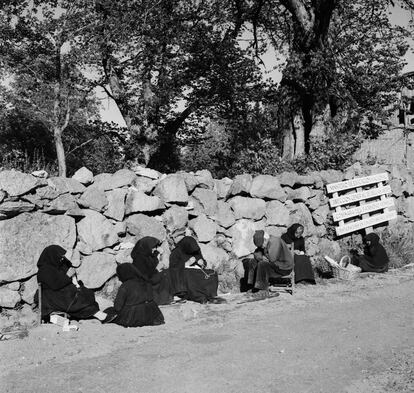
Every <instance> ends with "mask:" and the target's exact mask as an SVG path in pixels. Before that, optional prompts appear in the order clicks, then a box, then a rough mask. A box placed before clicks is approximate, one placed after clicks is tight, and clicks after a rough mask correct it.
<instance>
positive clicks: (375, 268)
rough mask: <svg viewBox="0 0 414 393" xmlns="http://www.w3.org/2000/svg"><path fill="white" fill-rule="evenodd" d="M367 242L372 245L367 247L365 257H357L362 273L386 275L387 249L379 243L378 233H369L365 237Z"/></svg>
mask: <svg viewBox="0 0 414 393" xmlns="http://www.w3.org/2000/svg"><path fill="white" fill-rule="evenodd" d="M364 240H365V242H367V241H369V242H370V244H369V245H368V244H367V245H366V246H365V249H364V255H359V256H357V257H356V262H354V261H353V263H354V264H357V265H358V266H359V267H360V268H361V271H362V272H374V273H385V272H387V271H388V262H389V259H388V255H387V252H386V251H385V248H384V247H383V246H382V244H381V243H380V242H379V240H380V239H379V236H378V235H377V234H376V233H369V234H368V235H367V236H366V237H365V239H364Z"/></svg>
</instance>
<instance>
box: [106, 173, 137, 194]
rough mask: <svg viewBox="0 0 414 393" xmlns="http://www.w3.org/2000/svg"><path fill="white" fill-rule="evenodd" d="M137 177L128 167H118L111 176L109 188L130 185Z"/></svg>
mask: <svg viewBox="0 0 414 393" xmlns="http://www.w3.org/2000/svg"><path fill="white" fill-rule="evenodd" d="M136 179H137V175H136V174H135V172H133V171H131V170H129V169H120V170H118V171H116V172H115V173H114V174H113V175H112V176H111V190H113V189H115V188H121V187H125V186H131V185H132V184H134V182H135V181H136Z"/></svg>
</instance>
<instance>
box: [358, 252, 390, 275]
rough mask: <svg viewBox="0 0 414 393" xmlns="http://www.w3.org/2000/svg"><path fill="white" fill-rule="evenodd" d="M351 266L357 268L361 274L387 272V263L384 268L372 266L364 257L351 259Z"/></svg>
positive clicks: (359, 256)
mask: <svg viewBox="0 0 414 393" xmlns="http://www.w3.org/2000/svg"><path fill="white" fill-rule="evenodd" d="M352 264H353V265H356V266H359V267H360V268H361V272H371V273H386V272H387V271H388V263H387V264H386V265H384V266H376V265H373V264H372V263H371V262H370V261H369V260H368V259H367V258H365V256H364V255H357V256H355V257H354V258H352Z"/></svg>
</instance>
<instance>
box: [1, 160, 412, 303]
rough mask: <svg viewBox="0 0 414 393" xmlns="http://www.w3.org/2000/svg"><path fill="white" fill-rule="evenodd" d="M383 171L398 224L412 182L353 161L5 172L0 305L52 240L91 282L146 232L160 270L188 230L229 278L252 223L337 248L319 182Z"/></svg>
mask: <svg viewBox="0 0 414 393" xmlns="http://www.w3.org/2000/svg"><path fill="white" fill-rule="evenodd" d="M384 171H388V172H389V173H390V179H391V180H390V184H391V187H392V190H393V193H394V197H395V199H396V206H397V210H398V212H399V215H400V216H399V217H400V218H399V219H400V221H402V222H407V223H410V222H413V221H414V197H413V194H414V183H413V179H412V176H411V174H410V173H409V172H408V171H407V170H403V169H401V168H399V167H378V166H376V167H362V166H361V165H359V164H356V165H354V166H352V167H350V168H348V169H347V170H346V171H345V172H339V171H334V170H329V171H321V172H313V173H310V174H307V175H298V174H297V173H294V172H285V173H282V174H280V175H278V176H269V175H259V176H255V177H253V176H251V175H249V174H244V175H239V176H236V177H235V178H234V179H229V178H224V179H220V180H217V179H213V177H212V176H211V173H210V172H209V171H207V170H203V171H198V172H195V173H184V172H178V173H175V174H168V175H165V174H161V173H159V172H157V171H155V170H152V169H149V168H142V167H138V168H136V169H135V170H134V171H132V170H128V169H122V170H119V171H117V172H116V173H114V174H108V173H103V174H99V175H96V176H93V174H92V173H91V172H90V171H89V170H88V169H86V168H82V169H80V170H79V171H77V172H76V173H75V175H74V176H73V177H72V178H59V177H51V178H41V177H36V176H34V175H33V174H32V175H30V174H23V173H21V172H18V171H14V170H11V171H9V170H3V171H1V172H0V307H3V308H14V307H15V306H16V305H17V304H19V303H21V302H24V303H27V304H32V303H33V296H34V293H35V291H36V289H37V282H36V276H35V274H36V271H37V267H36V263H37V260H38V258H39V256H40V253H41V252H42V250H43V249H44V248H45V247H46V246H48V245H50V244H59V245H61V246H62V247H64V248H66V249H73V250H74V255H75V258H77V259H80V260H81V266H80V267H79V269H78V277H79V279H80V280H82V281H83V282H84V284H85V286H87V287H89V288H93V289H99V288H102V287H103V286H104V285H105V284H106V283H108V282H109V280H110V279H111V278H112V277H114V276H115V272H116V266H117V263H123V262H130V261H131V257H130V252H131V249H132V247H133V246H134V245H135V243H136V242H137V241H138V240H139V239H141V238H142V237H144V236H154V237H156V238H158V239H160V240H161V241H162V243H163V248H164V250H165V252H164V253H163V255H162V257H161V262H160V268H164V267H167V266H168V258H169V254H170V250H171V249H172V247H173V246H174V244H176V242H177V241H178V240H180V239H181V238H182V237H183V236H184V235H186V234H188V235H192V236H194V237H196V238H197V239H198V241H199V243H200V247H201V250H202V253H203V256H204V258H205V259H206V261H207V262H208V265H209V266H211V267H213V268H215V269H217V270H218V271H219V273H220V274H227V275H228V274H229V272H230V274H233V275H234V277H236V278H237V277H240V275H241V274H242V264H241V262H240V261H241V259H242V258H244V257H246V256H248V255H250V254H251V253H252V252H253V251H254V248H255V247H254V244H253V241H252V237H253V234H254V231H255V230H257V229H265V230H266V231H267V232H269V233H270V234H273V235H277V236H279V235H281V234H282V233H284V232H285V231H286V228H287V227H288V226H289V225H291V224H292V223H295V222H300V223H301V224H303V225H304V227H305V236H306V237H307V241H306V242H307V250H308V254H309V255H311V256H312V255H317V254H318V253H319V252H321V250H322V249H323V251H324V252H326V250H327V249H329V248H331V249H332V250H335V249H336V248H337V247H338V245H337V243H336V242H334V241H332V240H328V238H327V225H328V224H327V223H328V222H329V216H330V214H331V210H330V208H329V205H328V198H327V195H326V192H325V185H326V184H329V183H333V182H338V181H342V180H347V179H351V178H353V177H355V176H367V175H371V174H375V173H379V172H384ZM41 175H42V174H41ZM333 253H335V252H334V251H333Z"/></svg>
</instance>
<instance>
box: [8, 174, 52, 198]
mask: <svg viewBox="0 0 414 393" xmlns="http://www.w3.org/2000/svg"><path fill="white" fill-rule="evenodd" d="M46 184H47V182H46V180H44V179H40V178H38V177H34V176H32V175H27V174H25V173H21V172H19V171H16V170H14V169H12V170H10V171H9V170H3V171H0V190H3V191H5V192H6V193H7V194H8V195H9V196H11V197H13V196H19V195H23V194H27V193H28V192H30V191H31V190H34V189H35V188H36V187H40V186H42V185H46Z"/></svg>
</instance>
